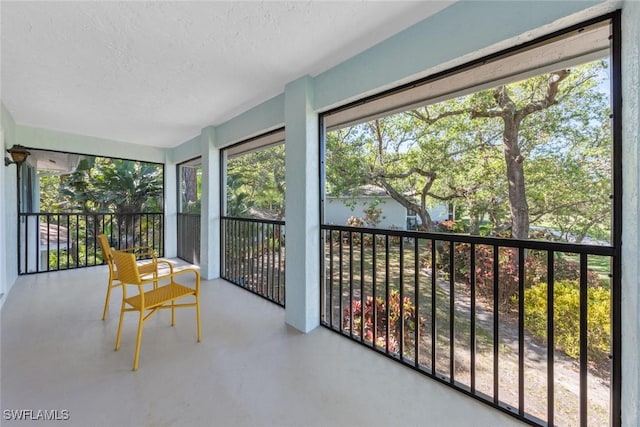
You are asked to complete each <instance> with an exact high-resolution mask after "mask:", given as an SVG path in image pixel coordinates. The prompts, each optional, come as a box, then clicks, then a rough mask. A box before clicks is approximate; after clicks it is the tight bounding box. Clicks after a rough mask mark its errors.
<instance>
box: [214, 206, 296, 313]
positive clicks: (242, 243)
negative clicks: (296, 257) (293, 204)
mask: <svg viewBox="0 0 640 427" xmlns="http://www.w3.org/2000/svg"><path fill="white" fill-rule="evenodd" d="M222 239H223V242H222V248H223V249H222V257H223V260H222V278H223V279H225V280H228V281H229V282H231V283H235V284H236V285H238V286H241V287H243V288H245V289H247V290H249V291H251V292H253V293H255V294H258V295H260V296H262V297H264V298H266V299H268V300H270V301H272V302H274V303H276V304H278V305H280V306H282V307H284V302H285V275H284V271H285V270H284V267H285V236H284V221H270V220H258V219H245V218H231V217H223V218H222Z"/></svg>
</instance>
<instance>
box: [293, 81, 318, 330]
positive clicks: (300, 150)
mask: <svg viewBox="0 0 640 427" xmlns="http://www.w3.org/2000/svg"><path fill="white" fill-rule="evenodd" d="M284 111H285V112H284V114H285V132H286V139H285V153H286V183H287V194H286V201H285V202H286V214H285V218H286V278H287V279H286V301H285V304H286V311H285V319H286V322H287V324H288V325H291V326H293V327H294V328H296V329H298V330H300V331H302V332H305V333H306V332H309V331H311V330H312V329H314V328H316V327H317V326H318V325H319V323H320V294H319V292H320V246H319V245H320V212H319V191H320V190H319V158H318V115H317V114H316V113H315V112H314V110H313V80H312V78H311V77H308V76H307V77H303V78H300V79H298V80H296V81H294V82H291V83H289V84H288V85H287V86H286V87H285V110H284Z"/></svg>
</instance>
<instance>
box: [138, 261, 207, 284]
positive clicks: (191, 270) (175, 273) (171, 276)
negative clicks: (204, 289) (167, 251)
mask: <svg viewBox="0 0 640 427" xmlns="http://www.w3.org/2000/svg"><path fill="white" fill-rule="evenodd" d="M164 262H168V261H164ZM185 273H193V274H194V275H195V279H196V280H195V282H196V290H199V289H200V271H199V270H196V269H195V268H185V269H183V270H178V271H173V267H171V272H170V273H168V274H162V275H158V277H156V278H148V279H142V281H141V282H140V284H141V285H144V284H147V283H154V282H158V281H161V280H163V279H171V281H173V279H174V278H175V277H177V276H180V275H182V274H185Z"/></svg>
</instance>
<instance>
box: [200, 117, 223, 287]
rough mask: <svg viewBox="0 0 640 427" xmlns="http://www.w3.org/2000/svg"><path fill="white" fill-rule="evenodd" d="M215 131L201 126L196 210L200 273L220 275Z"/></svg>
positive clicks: (218, 158)
mask: <svg viewBox="0 0 640 427" xmlns="http://www.w3.org/2000/svg"><path fill="white" fill-rule="evenodd" d="M215 136H216V130H215V128H214V127H208V128H204V129H203V130H202V133H201V134H200V137H201V141H202V205H201V206H202V207H201V212H200V215H201V216H200V221H201V223H200V227H201V229H200V274H201V275H202V278H203V279H206V280H209V279H215V278H218V277H220V150H219V149H218V148H215Z"/></svg>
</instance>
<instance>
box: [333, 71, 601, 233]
mask: <svg viewBox="0 0 640 427" xmlns="http://www.w3.org/2000/svg"><path fill="white" fill-rule="evenodd" d="M606 65H607V64H606V63H605V62H602V61H597V62H592V63H589V64H585V65H581V66H577V67H575V68H572V69H571V70H559V71H556V72H553V73H549V74H542V75H539V76H535V77H532V78H529V79H526V80H523V81H520V82H515V83H510V84H507V85H501V86H498V87H496V88H493V89H489V90H484V91H480V92H476V93H473V94H471V95H467V96H461V97H457V98H453V99H450V100H447V101H443V102H439V103H436V104H432V105H427V106H423V107H420V108H416V109H413V110H409V111H406V112H403V113H399V114H395V115H390V116H386V117H382V118H378V119H375V120H372V121H369V122H367V123H362V124H358V125H355V126H352V127H349V128H345V129H339V130H337V131H332V132H330V133H329V134H328V135H327V173H326V175H327V181H328V183H327V188H328V190H329V191H331V190H333V189H341V190H343V189H345V188H356V187H357V186H360V185H363V184H366V183H375V184H377V185H379V186H381V187H383V188H384V189H385V191H386V192H387V193H388V194H389V195H390V196H391V197H393V198H394V199H395V200H397V201H398V202H399V203H401V204H402V205H403V206H405V207H407V208H409V209H412V210H414V211H415V212H417V213H418V214H419V215H420V217H421V219H422V222H423V224H424V225H425V226H426V228H427V229H428V230H429V229H431V225H432V224H431V220H430V218H429V215H428V210H427V209H428V207H429V206H431V205H433V204H435V203H455V204H456V206H458V207H460V208H461V209H463V210H464V211H465V212H466V213H467V214H468V215H469V217H470V222H471V227H470V231H471V232H472V233H478V232H479V231H480V227H479V225H480V223H481V222H482V221H485V220H488V221H489V222H490V223H491V225H492V232H493V233H494V234H499V233H502V232H506V231H509V232H510V234H511V236H512V237H514V238H528V236H529V228H530V223H531V221H532V220H533V221H543V222H556V223H558V222H561V221H562V222H563V224H564V226H565V229H566V231H563V232H565V234H569V233H572V234H574V235H577V236H578V238H581V237H584V236H585V235H586V233H587V232H588V231H589V230H591V229H594V228H598V227H600V228H602V227H601V226H600V224H602V222H603V221H602V220H603V219H604V218H606V217H607V216H610V209H611V206H610V202H609V197H608V196H609V193H610V182H611V181H610V175H611V166H610V157H611V156H610V153H608V151H610V138H609V136H608V135H609V128H608V126H609V124H608V122H609V119H608V115H609V107H608V99H607V94H606V93H605V92H603V91H602V89H601V88H600V85H601V83H602V81H603V80H605V79H606V77H605V70H606ZM568 216H570V217H571V221H567V217H568ZM604 222H605V223H606V221H604ZM567 224H571V225H570V226H567ZM558 228H560V227H558ZM569 228H570V229H571V231H570V232H569V231H568V229H569ZM601 231H602V230H601Z"/></svg>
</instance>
